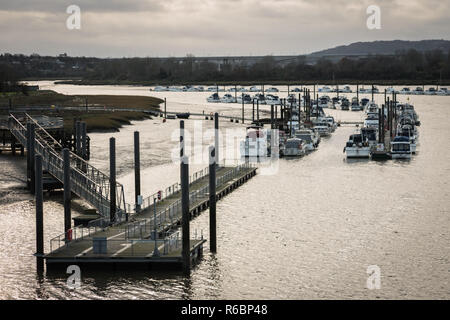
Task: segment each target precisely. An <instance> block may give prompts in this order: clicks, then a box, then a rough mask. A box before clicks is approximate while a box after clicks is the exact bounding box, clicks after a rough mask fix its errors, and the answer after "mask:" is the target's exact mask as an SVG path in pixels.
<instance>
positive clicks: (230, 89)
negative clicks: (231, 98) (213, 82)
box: [227, 87, 237, 92]
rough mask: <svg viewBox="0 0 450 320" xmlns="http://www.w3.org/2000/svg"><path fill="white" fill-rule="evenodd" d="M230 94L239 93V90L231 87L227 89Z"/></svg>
mask: <svg viewBox="0 0 450 320" xmlns="http://www.w3.org/2000/svg"><path fill="white" fill-rule="evenodd" d="M227 91H228V92H237V89H236V88H235V87H231V88H228V89H227Z"/></svg>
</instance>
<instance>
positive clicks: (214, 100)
mask: <svg viewBox="0 0 450 320" xmlns="http://www.w3.org/2000/svg"><path fill="white" fill-rule="evenodd" d="M206 101H208V102H212V103H217V102H221V100H220V97H219V94H218V93H217V92H215V93H213V94H212V95H210V96H209V97H208V98H207V99H206Z"/></svg>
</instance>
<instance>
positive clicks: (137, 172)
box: [134, 131, 141, 212]
mask: <svg viewBox="0 0 450 320" xmlns="http://www.w3.org/2000/svg"><path fill="white" fill-rule="evenodd" d="M139 153H140V150H139V131H135V132H134V201H135V204H136V212H139V211H140V210H141V205H140V204H139V196H140V195H141V157H140V154H139Z"/></svg>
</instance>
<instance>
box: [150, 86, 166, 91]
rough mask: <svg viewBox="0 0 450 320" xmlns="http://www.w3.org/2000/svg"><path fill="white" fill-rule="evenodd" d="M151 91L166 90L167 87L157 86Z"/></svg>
mask: <svg viewBox="0 0 450 320" xmlns="http://www.w3.org/2000/svg"><path fill="white" fill-rule="evenodd" d="M153 91H157V92H161V91H167V87H162V86H157V87H155V89H153Z"/></svg>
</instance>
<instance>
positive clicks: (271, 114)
mask: <svg viewBox="0 0 450 320" xmlns="http://www.w3.org/2000/svg"><path fill="white" fill-rule="evenodd" d="M273 117H274V113H273V104H272V105H270V129H273Z"/></svg>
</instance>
